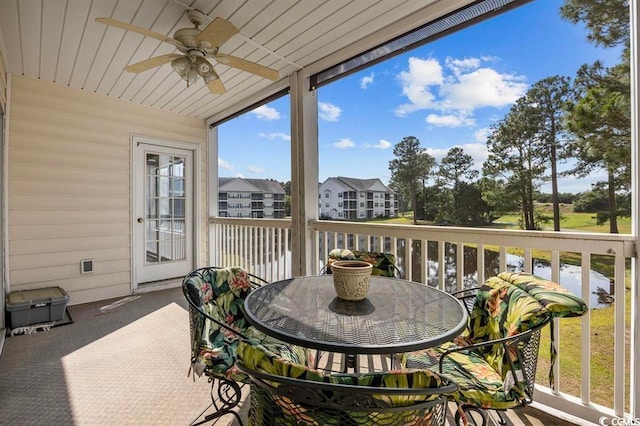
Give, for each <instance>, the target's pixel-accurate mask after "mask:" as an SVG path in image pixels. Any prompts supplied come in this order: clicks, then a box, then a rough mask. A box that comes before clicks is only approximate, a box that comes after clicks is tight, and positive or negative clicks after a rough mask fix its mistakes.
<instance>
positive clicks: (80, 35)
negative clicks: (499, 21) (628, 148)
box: [0, 0, 462, 119]
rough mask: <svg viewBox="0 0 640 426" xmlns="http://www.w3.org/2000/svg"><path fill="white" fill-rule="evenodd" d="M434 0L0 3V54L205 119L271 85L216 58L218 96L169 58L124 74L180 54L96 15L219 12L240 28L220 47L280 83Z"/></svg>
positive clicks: (32, 73) (75, 83) (151, 25)
mask: <svg viewBox="0 0 640 426" xmlns="http://www.w3.org/2000/svg"><path fill="white" fill-rule="evenodd" d="M445 1H448V2H450V3H462V1H460V0H456V1H453V0H445ZM435 2H436V1H435V0H405V1H400V0H395V1H389V0H377V1H375V0H353V1H343V0H326V1H296V0H270V1H268V0H247V1H236V0H180V1H178V0H2V1H0V51H1V52H2V56H3V58H4V61H5V64H6V68H7V72H9V73H12V74H15V75H23V76H27V77H31V78H36V79H41V80H46V81H51V82H54V83H56V84H60V85H64V86H70V87H74V88H80V89H82V90H86V91H88V92H95V93H100V94H104V95H107V96H112V97H114V98H119V99H124V100H127V101H131V102H135V103H139V104H143V105H149V106H153V107H156V108H161V109H164V110H169V111H174V112H177V113H180V114H185V115H188V116H193V117H198V118H203V119H206V118H208V117H211V116H212V115H214V114H219V113H220V112H221V111H224V110H225V108H228V107H230V106H231V105H233V104H236V103H237V102H239V101H242V100H244V99H250V98H251V97H252V96H255V94H256V93H257V92H263V91H264V90H266V89H267V88H268V87H269V85H272V84H278V83H277V82H276V83H274V82H272V81H270V80H266V79H263V78H261V77H258V76H255V75H253V74H251V73H248V72H246V71H241V70H238V69H236V68H230V67H227V66H225V65H223V64H221V63H216V62H215V61H213V60H212V62H213V64H214V68H215V71H216V72H217V73H218V74H219V75H220V78H221V80H222V83H223V84H224V86H225V88H226V90H227V91H226V93H224V94H222V95H213V94H211V93H209V91H208V89H207V87H206V86H205V85H204V83H203V82H202V79H199V80H198V81H197V82H196V83H195V84H192V85H191V86H190V87H187V84H186V82H185V81H184V80H182V79H181V78H180V76H178V75H177V74H176V73H175V72H174V71H173V70H172V68H171V66H170V64H165V65H162V66H159V67H156V68H153V69H151V70H148V71H145V72H142V73H139V74H133V73H129V72H126V71H124V70H123V68H124V67H125V66H126V65H128V64H132V63H136V62H139V61H142V60H145V59H148V58H151V57H154V56H158V55H163V54H167V53H179V52H178V51H177V50H176V48H175V47H174V46H173V45H171V44H169V43H163V42H161V41H159V40H157V39H154V38H150V37H145V36H143V35H141V34H138V33H135V32H131V31H125V30H123V29H120V28H117V27H112V26H107V25H104V24H101V23H98V22H95V18H97V17H110V18H113V19H115V20H118V21H123V22H125V23H130V24H133V25H136V26H139V27H142V28H145V29H151V30H153V31H155V32H157V33H161V34H166V35H169V36H173V34H174V32H175V31H176V30H178V29H180V28H186V27H193V25H192V24H191V22H190V21H189V19H188V18H187V16H186V14H185V12H186V11H187V10H189V9H191V8H194V9H198V10H200V11H202V12H204V13H205V14H206V15H207V21H206V22H205V23H204V24H203V26H206V25H207V24H208V23H209V22H210V20H212V19H213V18H215V17H222V18H224V19H226V20H228V21H230V22H232V23H233V24H234V25H235V26H236V27H238V28H239V30H240V34H237V35H234V36H233V37H232V38H231V39H229V40H228V41H227V42H225V43H224V44H223V45H222V46H221V48H220V52H222V53H226V54H230V55H234V56H237V57H240V58H243V59H246V60H249V61H253V62H257V63H258V64H261V65H264V66H267V67H271V68H273V69H275V70H277V71H278V72H279V79H280V80H282V79H286V78H287V77H288V76H289V75H290V74H291V73H292V72H293V71H295V70H296V69H298V68H302V67H306V66H308V65H309V64H312V63H314V62H316V61H318V60H320V59H321V58H324V57H326V56H328V55H331V54H332V53H334V52H336V51H339V50H340V49H343V48H345V47H346V46H349V45H352V44H353V43H355V42H357V41H358V40H360V39H362V38H364V37H366V36H370V35H371V34H372V33H374V32H376V31H378V30H380V29H382V28H384V27H386V26H388V25H390V24H392V23H394V22H397V21H399V20H401V19H402V18H405V17H407V16H410V15H411V14H413V13H415V12H416V11H419V10H421V9H424V8H425V7H426V6H428V5H429V4H431V3H435ZM201 28H202V27H201ZM257 44H259V45H262V46H264V47H265V48H266V49H267V50H264V49H261V48H259V46H257ZM269 51H271V52H275V53H276V54H272V53H270V52H269Z"/></svg>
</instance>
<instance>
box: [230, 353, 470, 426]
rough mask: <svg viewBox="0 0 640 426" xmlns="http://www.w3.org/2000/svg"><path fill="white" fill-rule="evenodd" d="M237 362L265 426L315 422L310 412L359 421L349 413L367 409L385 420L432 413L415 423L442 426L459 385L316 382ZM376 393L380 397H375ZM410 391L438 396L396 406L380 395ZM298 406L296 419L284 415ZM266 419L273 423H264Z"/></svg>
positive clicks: (252, 413)
mask: <svg viewBox="0 0 640 426" xmlns="http://www.w3.org/2000/svg"><path fill="white" fill-rule="evenodd" d="M236 365H237V367H238V369H239V370H240V371H242V372H244V373H245V374H247V375H248V376H249V378H250V379H251V398H252V404H251V410H250V417H251V418H252V420H253V422H252V423H253V424H260V425H263V424H265V426H266V424H269V425H270V424H273V425H288V424H292V425H293V424H314V422H315V421H314V420H313V419H312V418H308V419H307V421H305V419H304V414H307V413H309V412H315V413H322V414H324V415H327V416H337V417H338V419H337V420H336V421H338V423H335V424H356V423H354V422H353V420H350V418H349V413H368V414H369V415H372V416H376V415H378V414H379V415H380V416H381V417H382V418H383V419H384V424H396V423H395V422H394V421H393V420H391V419H396V420H398V421H400V420H401V419H404V417H403V415H404V416H406V415H407V414H410V413H412V412H416V413H433V416H432V417H431V421H430V423H419V422H418V423H416V424H430V425H433V426H442V425H444V424H445V423H446V413H447V397H446V395H447V394H450V393H452V392H454V391H455V390H456V389H457V385H456V384H455V383H452V382H448V383H446V384H444V385H443V386H440V387H436V388H390V387H389V388H387V387H374V386H358V385H345V384H335V383H326V382H316V381H311V380H302V379H296V378H291V377H284V376H279V375H274V374H268V373H265V372H260V371H256V370H252V369H249V368H246V367H245V366H244V365H243V364H242V363H241V362H238V363H237V364H236ZM443 380H445V379H444V378H443ZM374 395H377V396H378V398H374ZM408 395H413V396H417V395H420V396H433V395H436V396H437V397H435V398H434V399H433V400H429V401H417V402H414V403H412V404H408V405H397V406H394V405H390V404H388V403H385V402H383V401H381V400H380V398H379V397H380V396H385V397H389V398H393V397H394V396H395V397H397V396H408ZM273 398H278V399H279V400H280V402H281V404H283V403H286V404H287V405H286V407H284V409H283V408H281V407H280V406H278V404H277V403H275V402H274V400H273ZM296 410H299V412H298V414H302V415H303V416H302V417H299V418H297V419H295V420H292V419H286V418H282V414H283V412H287V411H288V412H287V414H289V415H290V414H291V413H296ZM331 418H332V419H333V417H331ZM265 420H266V421H272V422H273V423H265ZM418 420H421V419H418ZM403 423H404V422H403ZM332 424H333V423H332ZM358 424H359V423H358ZM368 424H376V423H368Z"/></svg>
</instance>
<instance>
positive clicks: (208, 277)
mask: <svg viewBox="0 0 640 426" xmlns="http://www.w3.org/2000/svg"><path fill="white" fill-rule="evenodd" d="M265 284H268V283H267V282H266V281H265V280H263V279H262V278H259V277H257V276H255V275H252V274H249V273H247V272H246V271H245V270H243V269H242V268H236V267H232V268H219V267H204V268H199V269H195V270H193V271H191V272H190V273H189V274H187V275H186V276H185V277H184V279H183V281H182V291H183V293H184V296H185V298H186V299H187V302H188V303H189V330H190V335H191V365H190V368H189V374H191V372H192V371H193V374H194V375H198V376H202V375H205V376H207V377H208V379H209V381H210V382H211V405H210V406H209V407H207V408H206V409H205V410H204V411H203V412H202V413H200V415H199V416H198V417H197V418H196V420H194V423H192V424H196V425H199V424H202V423H206V422H209V421H211V420H213V419H217V418H219V417H221V416H223V415H226V414H231V415H233V416H235V417H236V419H237V420H238V422H239V423H240V424H242V421H241V419H240V416H239V414H238V413H237V412H236V411H234V408H235V407H237V406H238V404H239V403H240V400H241V396H242V388H243V385H244V384H246V383H248V382H249V379H248V377H247V376H246V375H245V374H243V373H241V372H239V371H238V370H237V369H236V367H235V359H236V348H237V346H238V342H239V341H240V339H253V340H254V341H256V342H259V343H261V344H262V345H265V346H266V347H268V348H269V349H270V350H271V351H274V352H276V353H286V354H289V353H291V354H296V355H297V356H300V357H305V356H309V355H308V351H307V350H306V349H303V348H299V347H296V346H293V345H289V344H288V343H284V342H282V341H279V340H276V339H274V338H271V337H269V336H267V335H265V334H264V333H262V332H260V331H258V330H256V329H255V328H253V327H251V326H249V325H248V323H247V320H246V319H245V316H244V299H245V298H246V296H247V295H248V294H249V292H250V291H251V289H253V288H256V287H258V286H261V285H265ZM194 379H195V377H194ZM216 385H217V387H216ZM210 407H213V408H214V412H212V413H211V414H209V415H207V416H205V417H204V419H203V420H202V421H197V420H198V419H200V418H201V417H202V416H203V415H204V413H205V412H206V411H207V410H208V409H209V408H210Z"/></svg>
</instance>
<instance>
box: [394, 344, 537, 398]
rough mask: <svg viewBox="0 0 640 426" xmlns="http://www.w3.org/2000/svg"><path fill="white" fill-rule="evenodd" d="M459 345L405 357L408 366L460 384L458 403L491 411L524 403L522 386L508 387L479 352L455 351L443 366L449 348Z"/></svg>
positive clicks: (449, 345) (509, 385) (447, 345)
mask: <svg viewBox="0 0 640 426" xmlns="http://www.w3.org/2000/svg"><path fill="white" fill-rule="evenodd" d="M457 347H458V346H457V345H455V344H454V343H452V342H449V343H445V344H443V345H440V346H438V347H435V348H430V349H425V350H421V351H416V352H413V353H410V354H406V355H405V361H404V362H405V363H406V364H407V366H409V365H420V366H422V367H426V368H428V369H431V370H433V371H437V372H439V373H440V374H442V375H443V376H445V377H448V378H450V379H451V380H453V381H454V382H456V384H457V385H458V390H457V391H456V392H455V393H454V394H453V399H454V400H455V401H456V402H457V403H459V404H466V405H473V406H479V407H484V408H492V409H509V408H514V407H517V406H519V405H520V404H521V400H522V399H523V398H524V397H525V394H524V389H523V387H522V386H513V385H511V384H509V383H507V384H506V385H505V380H503V378H502V375H501V374H500V373H498V372H497V371H496V370H495V369H494V368H493V367H492V366H491V364H489V363H488V362H487V360H486V359H484V358H483V357H482V356H481V355H480V354H479V353H478V352H475V351H463V352H452V353H451V354H450V355H448V356H447V357H446V358H445V359H444V362H443V364H442V367H443V368H442V372H440V371H439V366H438V364H439V362H440V358H441V357H442V355H443V354H444V353H445V352H446V351H447V350H449V349H453V348H457Z"/></svg>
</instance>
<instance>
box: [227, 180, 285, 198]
mask: <svg viewBox="0 0 640 426" xmlns="http://www.w3.org/2000/svg"><path fill="white" fill-rule="evenodd" d="M223 187H225V188H224V189H225V190H226V191H239V192H249V191H250V192H263V193H267V194H284V193H285V190H284V188H282V185H280V183H279V182H276V181H273V180H267V179H246V178H241V177H220V178H218V188H220V189H222V188H223Z"/></svg>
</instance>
